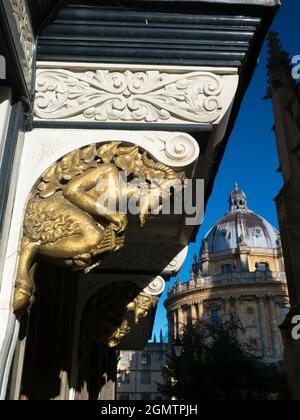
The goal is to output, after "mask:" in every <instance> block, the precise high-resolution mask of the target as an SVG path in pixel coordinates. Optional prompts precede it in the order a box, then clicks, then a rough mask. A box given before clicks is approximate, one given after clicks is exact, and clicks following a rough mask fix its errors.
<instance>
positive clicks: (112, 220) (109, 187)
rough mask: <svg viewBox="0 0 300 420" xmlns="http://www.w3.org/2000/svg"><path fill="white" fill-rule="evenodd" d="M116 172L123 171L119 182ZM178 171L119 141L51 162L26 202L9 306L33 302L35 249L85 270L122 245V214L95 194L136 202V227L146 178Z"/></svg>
mask: <svg viewBox="0 0 300 420" xmlns="http://www.w3.org/2000/svg"><path fill="white" fill-rule="evenodd" d="M121 171H126V177H127V178H126V180H125V181H126V182H125V184H124V183H122V182H121V178H120V176H119V175H120V172H121ZM181 176H182V174H177V173H175V172H174V171H173V170H172V169H171V168H168V167H166V166H164V165H162V164H160V163H157V162H155V161H154V160H152V159H150V158H149V157H148V156H147V153H143V152H141V150H139V148H138V147H137V146H133V147H129V146H123V145H122V144H121V143H119V142H111V143H108V144H104V145H101V146H99V147H98V146H97V145H95V144H93V145H90V146H88V147H85V148H83V149H80V150H75V151H73V152H71V153H69V154H67V155H66V156H65V157H63V158H62V159H61V160H60V161H59V162H57V163H56V164H54V165H53V166H52V167H51V168H50V169H49V170H48V171H47V172H46V173H44V175H43V176H42V178H41V180H40V183H39V185H38V186H37V187H36V189H35V190H34V192H33V193H32V195H31V197H30V199H29V202H28V205H27V209H26V214H25V219H24V234H23V238H22V241H21V246H20V258H19V265H18V271H17V280H16V289H15V295H14V302H13V309H14V311H16V312H18V311H23V310H24V309H28V308H30V306H31V305H32V303H33V301H34V297H33V294H34V282H33V271H34V264H35V258H36V256H37V254H40V255H42V256H44V257H46V258H48V259H50V261H51V262H53V263H56V264H59V265H64V266H68V267H70V268H72V269H73V270H83V271H84V272H85V273H88V272H89V271H91V270H92V269H94V268H96V267H99V266H100V265H101V259H102V256H103V254H105V253H108V252H115V251H117V250H118V249H120V248H121V247H122V246H123V245H124V240H125V231H126V228H127V223H128V218H127V215H126V214H125V213H121V212H116V209H115V208H114V209H112V208H110V207H107V206H104V205H103V203H104V200H100V201H99V198H102V197H106V199H107V200H109V202H114V203H115V204H116V205H118V204H119V202H120V200H121V197H124V195H125V197H126V199H127V200H129V199H131V198H132V199H136V200H137V201H139V202H140V206H139V220H140V224H141V227H142V226H143V225H144V224H145V222H146V219H147V215H148V213H149V209H150V207H151V205H152V187H151V185H152V184H151V180H161V181H162V183H167V182H169V181H171V182H173V181H174V179H176V178H181ZM132 179H137V180H139V181H143V188H141V186H140V184H139V183H132V182H130V181H132ZM145 186H146V189H145ZM162 196H163V188H161V197H162ZM141 197H142V198H143V199H141Z"/></svg>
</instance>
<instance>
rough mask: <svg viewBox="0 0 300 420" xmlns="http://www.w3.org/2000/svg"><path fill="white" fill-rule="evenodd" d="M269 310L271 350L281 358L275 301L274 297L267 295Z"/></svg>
mask: <svg viewBox="0 0 300 420" xmlns="http://www.w3.org/2000/svg"><path fill="white" fill-rule="evenodd" d="M269 311H270V322H271V334H272V345H273V352H274V356H275V357H278V358H281V357H282V354H281V345H280V337H279V325H278V321H277V317H276V309H275V302H274V297H273V296H270V297H269Z"/></svg>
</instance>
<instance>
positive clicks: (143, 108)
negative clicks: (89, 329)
mask: <svg viewBox="0 0 300 420" xmlns="http://www.w3.org/2000/svg"><path fill="white" fill-rule="evenodd" d="M238 79H239V78H238V75H237V70H236V69H230V68H229V69H226V70H224V69H209V68H191V67H170V66H169V67H162V66H160V67H156V66H128V65H127V66H121V65H119V66H116V65H112V64H90V63H89V64H86V65H84V64H77V65H76V63H72V64H69V63H57V64H55V63H39V64H38V70H37V78H36V101H35V110H34V113H35V118H36V119H37V120H59V121H87V122H89V121H97V122H131V123H138V122H143V123H145V122H146V123H154V122H156V123H173V124H188V123H189V124H190V123H196V124H218V123H219V122H220V121H221V119H222V118H223V116H224V115H225V113H226V112H227V110H228V108H229V107H230V106H231V104H232V101H233V98H234V96H235V93H236V89H237V85H238Z"/></svg>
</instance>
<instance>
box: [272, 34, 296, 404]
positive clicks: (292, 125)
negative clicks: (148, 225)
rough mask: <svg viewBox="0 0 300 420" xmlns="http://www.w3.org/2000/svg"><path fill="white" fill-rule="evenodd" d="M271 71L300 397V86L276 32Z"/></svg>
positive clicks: (288, 329)
mask: <svg viewBox="0 0 300 420" xmlns="http://www.w3.org/2000/svg"><path fill="white" fill-rule="evenodd" d="M268 75H269V92H268V97H269V98H270V99H271V100H272V105H273V111H274V118H275V127H274V129H275V135H276V141H277V148H278V156H279V161H280V169H279V170H280V172H281V173H282V175H283V181H284V186H283V188H282V189H281V190H280V192H279V194H278V196H277V197H276V199H275V201H276V205H277V212H278V219H279V226H280V233H281V238H282V248H283V254H284V259H285V267H286V275H287V282H288V288H289V294H290V299H291V307H292V308H291V311H290V313H289V315H288V317H287V318H286V321H285V323H284V325H283V327H282V333H283V338H284V342H285V360H286V365H287V368H288V374H289V378H290V384H291V386H292V388H293V391H294V397H295V398H296V399H297V400H300V339H298V340H295V339H294V338H293V337H292V330H293V328H294V327H295V324H293V318H294V316H298V319H299V317H300V280H299V279H300V217H299V215H300V182H299V180H300V123H299V122H300V99H299V98H300V96H299V94H300V87H299V83H298V82H297V80H296V78H294V77H293V69H292V67H291V64H290V59H289V56H288V54H287V53H286V52H285V51H284V50H283V49H282V46H281V44H280V42H279V38H278V35H277V34H276V33H274V32H272V33H270V36H269V62H268Z"/></svg>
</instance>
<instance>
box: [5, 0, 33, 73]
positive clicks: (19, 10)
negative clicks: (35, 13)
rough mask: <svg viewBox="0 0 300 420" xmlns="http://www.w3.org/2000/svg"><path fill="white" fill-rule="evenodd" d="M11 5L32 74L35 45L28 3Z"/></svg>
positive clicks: (16, 1) (20, 0) (12, 0)
mask: <svg viewBox="0 0 300 420" xmlns="http://www.w3.org/2000/svg"><path fill="white" fill-rule="evenodd" d="M10 4H11V7H12V9H13V15H14V18H15V21H16V25H17V29H18V32H19V39H20V43H21V46H22V49H23V52H24V57H25V65H26V69H27V71H28V72H29V73H30V74H31V73H32V61H33V55H34V50H35V44H34V35H33V29H32V25H31V21H30V15H29V10H28V6H27V2H26V0H10Z"/></svg>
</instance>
